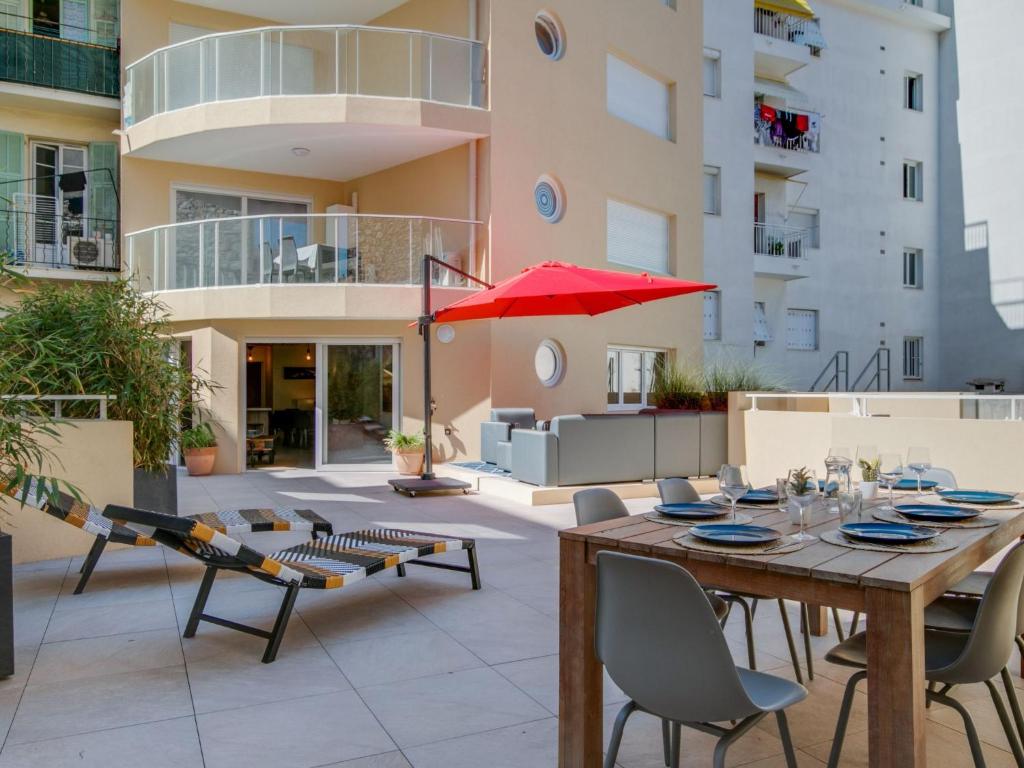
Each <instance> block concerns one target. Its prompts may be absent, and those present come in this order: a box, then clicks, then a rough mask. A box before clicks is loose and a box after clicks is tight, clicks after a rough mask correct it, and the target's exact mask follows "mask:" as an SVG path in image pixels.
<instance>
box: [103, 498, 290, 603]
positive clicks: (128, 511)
mask: <svg viewBox="0 0 1024 768" xmlns="http://www.w3.org/2000/svg"><path fill="white" fill-rule="evenodd" d="M103 516H104V517H107V518H110V519H111V520H120V521H122V522H123V523H124V524H126V525H128V526H129V527H130V528H132V529H134V530H137V531H140V532H141V533H144V534H145V535H146V536H149V537H150V538H151V539H154V540H155V541H158V542H160V543H161V544H163V545H164V546H165V547H170V548H171V549H176V550H177V551H178V552H181V553H182V554H185V555H189V556H191V557H194V558H195V559H196V560H201V561H202V562H204V563H206V564H207V565H215V566H217V567H219V568H231V569H234V570H240V571H241V570H248V571H251V572H253V573H254V574H255V575H257V576H260V577H261V578H266V579H268V580H269V579H273V580H276V581H279V582H284V583H286V584H291V583H301V582H302V573H300V572H299V571H297V570H295V569H294V568H289V567H288V566H286V565H284V564H283V563H281V562H279V561H277V560H274V559H273V558H270V557H266V556H265V555H263V554H262V553H260V552H257V551H256V550H254V549H250V548H249V547H247V546H245V545H244V544H242V543H241V542H240V541H238V540H237V539H233V538H232V537H230V536H228V535H227V534H224V533H220V532H219V531H216V530H214V529H213V528H211V527H210V526H208V525H206V524H205V523H201V522H199V521H198V520H192V519H189V518H187V517H175V516H174V515H165V514H163V513H162V512H151V511H149V510H145V509H135V508H134V507H120V506H117V505H116V504H109V505H107V507H106V509H104V510H103Z"/></svg>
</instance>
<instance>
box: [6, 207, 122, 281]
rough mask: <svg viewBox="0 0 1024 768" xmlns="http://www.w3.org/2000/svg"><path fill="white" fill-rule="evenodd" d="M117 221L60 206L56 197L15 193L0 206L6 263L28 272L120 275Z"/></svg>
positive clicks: (60, 275)
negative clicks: (6, 205)
mask: <svg viewBox="0 0 1024 768" xmlns="http://www.w3.org/2000/svg"><path fill="white" fill-rule="evenodd" d="M117 232H118V223H117V221H116V220H114V219H103V218H94V217H89V216H77V215H74V214H71V213H68V212H67V211H64V212H60V211H59V210H58V207H57V201H56V199H55V198H52V197H46V196H44V195H28V194H20V193H19V194H15V195H14V196H13V207H12V208H4V209H0V254H5V257H4V266H7V267H13V268H15V269H17V271H20V272H24V273H26V274H28V275H30V276H32V277H53V278H58V279H61V280H66V279H78V280H109V279H113V278H116V277H118V276H119V275H120V270H121V259H120V254H119V252H118V237H117Z"/></svg>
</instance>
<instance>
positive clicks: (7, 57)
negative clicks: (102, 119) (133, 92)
mask: <svg viewBox="0 0 1024 768" xmlns="http://www.w3.org/2000/svg"><path fill="white" fill-rule="evenodd" d="M29 29H31V30H32V31H29ZM108 32H109V34H106V33H103V34H101V33H99V32H96V31H95V30H88V29H79V28H70V27H68V26H67V25H64V26H59V27H57V26H55V27H54V28H53V29H52V30H44V31H40V24H39V23H38V22H32V20H31V19H25V18H24V17H20V16H14V15H12V14H0V80H6V81H8V82H12V83H23V84H25V85H37V86H42V87H43V88H57V89H60V90H63V91H75V92H77V93H87V94H91V95H93V96H108V97H111V98H115V99H116V98H119V97H120V95H121V53H120V51H119V50H118V48H117V38H116V37H115V36H113V35H114V31H113V29H111V30H109V31H108ZM64 35H70V37H65V36H64Z"/></svg>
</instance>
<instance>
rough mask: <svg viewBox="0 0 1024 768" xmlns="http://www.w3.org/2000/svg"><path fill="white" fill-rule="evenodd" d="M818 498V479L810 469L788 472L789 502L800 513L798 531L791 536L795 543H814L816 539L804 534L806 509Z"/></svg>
mask: <svg viewBox="0 0 1024 768" xmlns="http://www.w3.org/2000/svg"><path fill="white" fill-rule="evenodd" d="M817 498H818V477H817V475H815V473H814V470H813V469H811V470H809V469H806V468H803V469H791V470H790V471H789V500H790V501H791V502H792V503H793V504H796V508H797V510H798V511H799V513H800V531H799V532H798V533H795V534H793V539H794V540H795V541H815V540H816V539H817V538H818V537H817V536H812V535H811V534H809V533H805V532H804V525H805V522H806V520H805V516H806V513H807V509H808V508H809V507H812V506H813V505H814V502H815V501H816V500H817Z"/></svg>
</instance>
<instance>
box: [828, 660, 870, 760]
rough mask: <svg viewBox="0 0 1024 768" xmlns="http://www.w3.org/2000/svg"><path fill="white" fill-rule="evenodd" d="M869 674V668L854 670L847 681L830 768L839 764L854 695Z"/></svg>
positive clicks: (831, 753) (830, 758)
mask: <svg viewBox="0 0 1024 768" xmlns="http://www.w3.org/2000/svg"><path fill="white" fill-rule="evenodd" d="M867 676H868V673H867V670H866V669H865V670H861V671H859V672H854V673H853V674H852V675H850V679H849V680H847V681H846V690H845V691H844V692H843V704H842V706H841V707H840V708H839V719H838V720H836V732H835V735H834V736H833V737H832V751H831V752H829V755H828V768H836V766H838V765H839V755H840V753H841V752H842V751H843V740H844V739H845V738H846V726H847V725H848V724H849V722H850V710H851V709H853V695H854V694H855V693H856V692H857V683H859V682H860V681H861V680H864V679H865V678H866V677H867Z"/></svg>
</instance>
